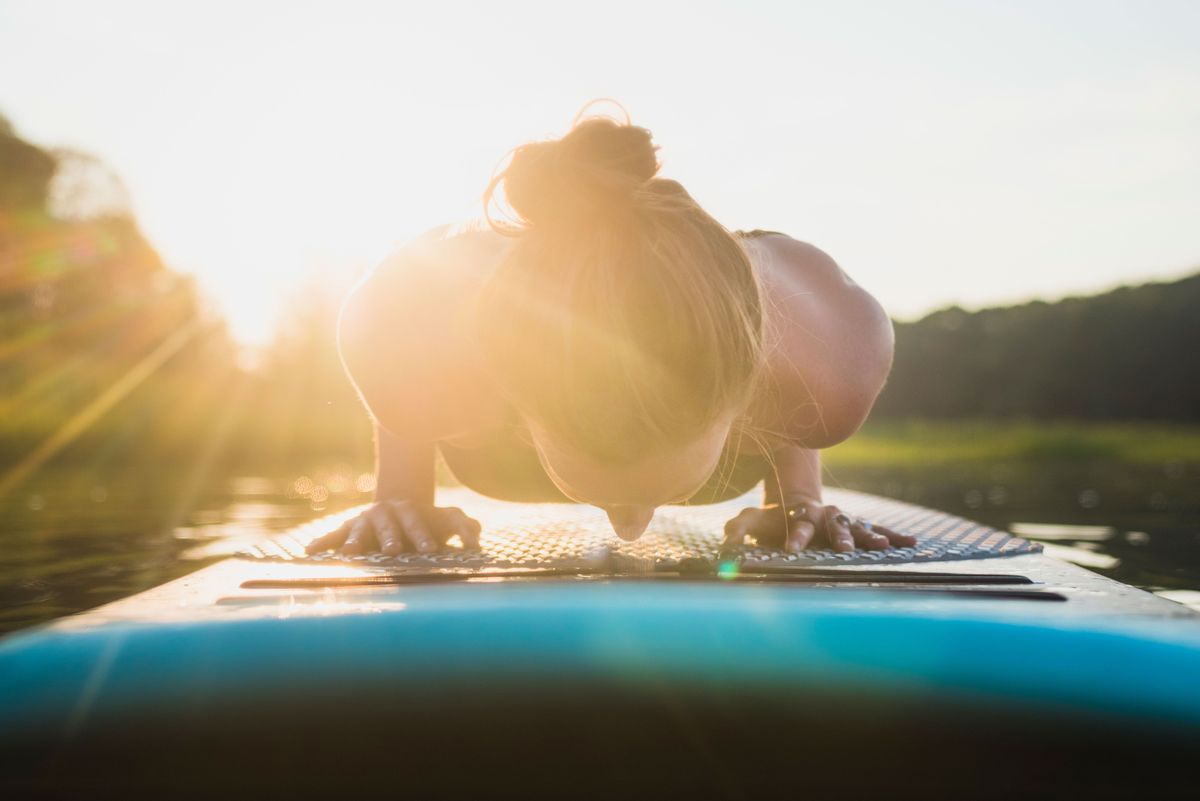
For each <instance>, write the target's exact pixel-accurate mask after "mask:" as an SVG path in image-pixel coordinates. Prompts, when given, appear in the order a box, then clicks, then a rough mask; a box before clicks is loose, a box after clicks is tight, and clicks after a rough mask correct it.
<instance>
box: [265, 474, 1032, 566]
mask: <svg viewBox="0 0 1200 801" xmlns="http://www.w3.org/2000/svg"><path fill="white" fill-rule="evenodd" d="M825 496H826V497H825V502H826V503H830V504H836V505H837V506H839V507H841V508H842V509H843V510H845V511H846V512H847V513H848V514H850V515H852V516H859V517H862V518H865V519H866V520H868V521H871V522H872V523H877V524H880V525H883V526H887V527H889V528H891V529H893V530H894V531H898V532H902V533H906V534H912V535H914V536H916V537H917V538H918V541H917V544H916V546H914V547H911V548H892V549H889V550H886V551H862V550H856V551H850V552H846V553H837V552H835V551H832V550H829V549H826V548H820V549H812V550H808V551H804V552H803V553H798V554H793V553H784V552H782V551H779V550H775V549H771V548H761V547H757V546H754V545H747V546H745V547H743V548H742V549H741V550H742V554H743V557H744V559H745V560H746V561H747V562H750V563H767V564H770V563H775V564H801V565H802V564H901V563H905V562H933V561H942V560H952V559H982V558H988V557H994V556H1013V555H1016V554H1024V553H1035V552H1037V551H1040V550H1041V546H1040V545H1037V544H1035V543H1031V542H1029V541H1027V540H1023V539H1021V538H1019V537H1014V536H1012V535H1010V534H1006V533H1004V532H1002V531H997V530H995V529H992V528H988V527H987V526H982V525H980V524H978V523H974V522H972V521H970V520H964V519H963V518H961V517H955V516H953V515H948V514H944V513H942V512H937V511H934V510H932V509H926V508H923V507H920V506H913V505H912V504H907V503H903V502H901V501H893V500H890V499H887V498H880V497H878V496H875V495H867V494H864V493H859V492H851V491H848V490H826V492H825ZM760 498H761V494H760V493H758V492H751V493H748V494H747V495H744V496H742V497H741V498H737V499H735V500H732V501H727V502H725V503H721V504H713V505H711V506H668V507H663V508H660V509H659V510H658V512H657V513H656V514H655V516H654V522H653V523H651V524H650V528H649V529H648V530H647V532H646V533H645V535H643V536H642V538H641V539H639V540H637V541H636V542H622V541H621V540H619V539H618V538H617V536H616V535H615V534H614V533H613V532H612V529H611V528H610V527H609V525H608V521H607V519H606V518H605V516H604V513H603V512H601V511H600V510H598V509H595V508H593V507H589V506H577V505H572V504H516V503H505V502H502V501H494V500H491V499H488V498H484V497H481V496H479V495H476V494H474V493H471V492H468V491H465V490H457V489H454V490H442V491H441V492H439V496H438V503H439V504H440V505H445V506H461V507H462V508H463V510H464V511H465V512H466V513H467V514H469V515H471V516H472V517H474V518H476V519H477V520H479V521H480V522H481V523H482V524H483V529H484V530H483V534H482V536H481V538H480V540H481V547H480V549H479V550H475V551H465V550H462V549H455V548H451V549H449V550H448V551H446V552H443V553H436V554H429V555H424V554H402V555H400V556H385V555H383V554H371V555H368V556H357V557H347V556H342V555H340V554H335V553H321V554H314V555H312V556H306V555H305V553H304V546H305V545H306V544H307V543H308V542H310V541H312V540H313V539H315V538H316V537H318V536H320V535H321V534H323V533H325V532H327V531H329V530H331V529H332V528H335V527H336V526H337V525H338V524H339V523H340V522H341V521H342V520H344V519H346V518H347V517H351V516H353V512H350V513H343V514H340V515H336V516H331V517H328V518H324V519H322V520H317V521H314V522H313V523H309V524H307V525H305V526H302V527H300V528H298V529H294V530H292V531H290V532H287V533H285V534H282V535H279V536H277V537H275V538H274V539H272V540H270V541H268V542H264V543H261V544H259V545H257V546H255V547H254V548H252V549H250V550H249V551H248V552H246V553H245V554H244V555H245V556H249V557H253V558H259V559H275V560H280V559H282V560H289V561H291V560H295V561H304V562H323V563H342V564H345V563H350V564H359V565H364V566H367V565H369V566H373V567H380V568H388V569H395V570H397V571H402V570H404V569H406V568H421V569H428V568H431V567H439V568H506V567H543V568H544V567H564V568H569V567H572V566H580V567H584V566H591V565H594V564H595V563H596V559H597V555H598V554H599V555H604V556H605V557H606V558H608V559H610V561H611V559H612V557H617V558H618V561H619V560H621V559H624V560H626V561H627V562H628V563H630V564H634V565H636V564H638V563H642V564H646V565H649V564H652V563H664V562H675V561H677V560H679V559H681V558H684V557H709V558H711V557H713V556H715V555H716V553H717V549H718V548H719V546H720V544H721V540H722V531H723V528H724V525H725V521H727V520H728V519H730V518H731V517H733V516H734V515H736V514H737V513H738V512H739V511H740V510H741V509H742V508H744V507H746V506H753V505H755V504H756V503H757V502H758V500H759V499H760Z"/></svg>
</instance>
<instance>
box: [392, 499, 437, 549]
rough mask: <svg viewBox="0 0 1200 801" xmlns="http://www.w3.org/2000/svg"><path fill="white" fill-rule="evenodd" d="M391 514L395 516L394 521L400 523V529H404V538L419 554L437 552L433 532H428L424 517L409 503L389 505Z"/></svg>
mask: <svg viewBox="0 0 1200 801" xmlns="http://www.w3.org/2000/svg"><path fill="white" fill-rule="evenodd" d="M391 507H392V508H391V512H392V514H393V515H395V517H396V520H398V521H400V527H401V528H402V529H404V536H405V537H407V538H408V541H409V542H411V543H412V544H413V547H414V548H416V549H417V550H418V551H420V552H421V553H432V552H434V551H436V550H437V547H438V543H437V540H436V539H434V536H433V532H432V531H430V530H429V524H428V523H426V522H425V517H424V516H423V515H422V514H421V512H420V511H419V510H418V509H417V507H416V506H415V505H414V504H411V503H394V504H392V505H391Z"/></svg>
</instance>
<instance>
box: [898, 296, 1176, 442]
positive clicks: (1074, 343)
mask: <svg viewBox="0 0 1200 801" xmlns="http://www.w3.org/2000/svg"><path fill="white" fill-rule="evenodd" d="M1198 349H1200V273H1198V274H1196V275H1193V276H1190V277H1188V278H1184V279H1182V280H1179V281H1173V282H1169V283H1153V284H1145V285H1142V286H1134V287H1122V288H1120V289H1116V290H1113V291H1111V292H1106V293H1103V294H1100V295H1093V296H1090V297H1073V298H1067V299H1064V300H1061V301H1058V302H1055V303H1046V302H1042V301H1034V302H1031V303H1025V304H1021V305H1019V306H1009V307H1003V308H992V309H983V310H981V311H977V312H967V311H964V310H963V309H960V308H957V307H952V308H948V309H943V310H941V311H937V312H934V313H932V314H930V315H928V316H927V317H925V318H923V319H921V320H919V321H917V322H913V323H897V324H896V361H895V365H894V367H893V369H892V375H891V377H890V379H889V381H888V385H887V387H886V388H885V389H884V392H883V394H882V395H881V396H880V398H879V402H878V404H877V406H876V409H875V413H874V414H875V416H877V417H885V418H911V417H922V418H957V417H1029V418H1047V419H1049V418H1054V419H1061V418H1074V419H1093V420H1101V419H1103V420H1179V421H1200V354H1198V353H1197V350H1198Z"/></svg>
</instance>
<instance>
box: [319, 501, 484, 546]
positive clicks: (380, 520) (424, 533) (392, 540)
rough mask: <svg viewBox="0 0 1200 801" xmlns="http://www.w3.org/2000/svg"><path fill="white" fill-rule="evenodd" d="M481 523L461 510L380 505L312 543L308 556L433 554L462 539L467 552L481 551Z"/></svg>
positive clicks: (413, 504) (410, 504)
mask: <svg viewBox="0 0 1200 801" xmlns="http://www.w3.org/2000/svg"><path fill="white" fill-rule="evenodd" d="M481 530H482V528H481V526H480V525H479V521H478V520H475V519H473V518H470V517H467V515H466V513H464V512H463V510H462V509H459V508H458V507H457V506H446V507H441V506H431V505H429V504H420V503H416V502H414V501H377V502H375V503H373V504H372V505H371V506H370V507H369V508H368V509H367V510H366V511H364V512H363V513H362V514H360V515H359V516H358V517H353V518H351V519H349V520H347V521H346V522H345V523H342V525H340V526H339V527H338V528H336V529H335V530H333V531H331V532H329V533H328V534H325V535H323V536H321V537H318V538H317V539H315V540H313V541H312V542H311V543H309V545H308V547H307V548H306V549H305V550H306V551H307V552H308V553H319V552H320V551H328V550H340V551H341V552H342V553H343V554H345V555H346V556H357V555H359V554H364V553H371V552H373V551H382V552H383V553H385V554H387V555H389V556H395V555H397V554H401V553H405V552H411V551H416V552H418V553H432V552H434V551H436V550H437V549H438V548H440V547H442V546H443V545H445V544H446V540H448V539H450V538H451V537H453V536H454V535H455V534H457V535H458V537H459V539H461V540H462V544H463V547H464V548H478V547H479V532H480V531H481Z"/></svg>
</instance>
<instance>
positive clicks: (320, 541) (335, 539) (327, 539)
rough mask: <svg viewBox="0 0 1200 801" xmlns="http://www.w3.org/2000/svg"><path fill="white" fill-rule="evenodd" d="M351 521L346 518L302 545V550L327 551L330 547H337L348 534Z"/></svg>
mask: <svg viewBox="0 0 1200 801" xmlns="http://www.w3.org/2000/svg"><path fill="white" fill-rule="evenodd" d="M353 522H354V521H353V520H347V521H346V522H345V523H342V524H341V525H340V526H338V527H337V528H335V529H334V530H333V531H331V532H329V533H328V534H322V535H321V536H319V537H317V538H316V539H315V540H313V541H312V542H310V543H309V544H308V545H306V546H304V552H305V553H320V552H321V551H328V550H329V549H330V548H337V547H338V546H340V545H341V544H342V543H343V542H345V541H346V537H347V536H348V535H349V534H350V524H351V523H353Z"/></svg>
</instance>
